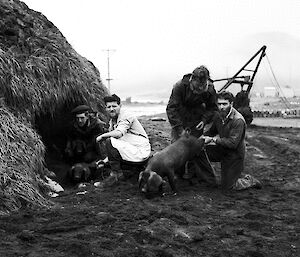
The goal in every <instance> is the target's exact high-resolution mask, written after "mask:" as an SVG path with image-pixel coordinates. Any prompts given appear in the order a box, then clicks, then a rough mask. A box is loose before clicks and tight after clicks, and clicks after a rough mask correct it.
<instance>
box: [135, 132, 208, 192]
mask: <svg viewBox="0 0 300 257" xmlns="http://www.w3.org/2000/svg"><path fill="white" fill-rule="evenodd" d="M203 147H204V140H203V139H200V138H196V137H194V136H192V135H190V134H189V132H187V131H185V132H184V133H183V134H182V135H181V136H180V138H179V139H178V140H176V141H175V142H174V143H172V144H171V145H169V146H167V147H166V148H165V149H163V150H162V151H160V152H158V153H156V154H155V155H154V156H153V157H152V158H151V159H150V160H149V162H148V165H147V167H146V169H145V170H144V171H142V172H140V175H139V188H140V190H141V191H142V192H143V193H151V192H162V187H163V184H164V183H166V182H165V181H164V180H163V178H164V177H167V178H168V182H169V184H170V186H171V189H172V191H173V192H174V193H176V192H177V190H176V185H175V170H176V169H178V168H180V167H183V166H184V165H185V164H186V162H187V161H190V160H192V159H194V158H195V157H196V155H197V153H199V152H200V151H201V150H202V149H203Z"/></svg>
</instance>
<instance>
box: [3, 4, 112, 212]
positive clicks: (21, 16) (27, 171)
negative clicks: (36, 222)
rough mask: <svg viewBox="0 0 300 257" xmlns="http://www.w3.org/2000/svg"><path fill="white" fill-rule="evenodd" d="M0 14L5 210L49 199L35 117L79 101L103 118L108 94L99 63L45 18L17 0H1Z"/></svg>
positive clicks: (46, 202)
mask: <svg viewBox="0 0 300 257" xmlns="http://www.w3.org/2000/svg"><path fill="white" fill-rule="evenodd" d="M0 16H1V21H0V97H2V98H3V101H4V103H1V104H0V119H1V125H0V213H1V210H5V211H12V210H17V209H19V208H20V207H21V206H24V205H32V206H47V205H48V203H49V202H48V201H47V200H46V199H45V198H44V197H43V196H42V195H41V193H40V190H39V186H40V185H39V174H40V173H41V172H42V171H43V170H44V169H45V168H44V153H45V147H44V144H43V142H42V141H41V139H40V137H39V135H38V134H37V133H36V132H35V131H34V129H33V128H32V126H34V125H36V124H35V122H36V121H35V118H36V117H37V116H42V115H43V114H47V115H48V114H50V115H52V117H55V114H56V113H57V112H59V111H61V110H62V109H63V110H65V109H68V108H70V109H71V108H73V107H74V105H77V104H89V105H90V106H91V107H92V108H93V109H95V110H98V111H99V112H100V114H101V113H102V116H104V115H103V112H104V102H103V100H102V99H103V96H105V95H107V94H108V92H107V89H106V88H105V87H104V86H103V84H102V82H101V79H100V74H99V72H98V70H97V69H96V68H95V66H94V65H93V64H92V63H91V62H89V61H88V60H87V59H85V58H83V57H82V56H80V55H79V54H77V53H76V51H75V50H74V49H73V48H72V47H71V45H70V44H69V43H68V42H67V41H66V39H65V38H64V37H63V35H62V34H61V33H60V31H59V30H58V29H57V28H56V27H55V26H54V25H53V24H52V23H51V22H49V21H48V20H47V19H46V17H45V16H43V15H42V14H40V13H37V12H35V11H33V10H30V9H28V7H27V6H26V5H25V4H24V3H22V2H20V1H18V0H3V1H0ZM47 117H48V116H47ZM53 120H54V121H55V119H53ZM31 124H32V125H31Z"/></svg>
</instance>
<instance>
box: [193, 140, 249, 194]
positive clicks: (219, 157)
mask: <svg viewBox="0 0 300 257" xmlns="http://www.w3.org/2000/svg"><path fill="white" fill-rule="evenodd" d="M198 157H199V158H197V164H198V165H199V167H200V169H201V172H203V174H207V173H211V172H213V168H212V166H211V164H210V162H221V187H222V188H223V189H231V188H232V187H233V186H234V184H235V182H236V181H237V180H238V178H239V177H240V176H241V173H242V172H243V171H244V156H241V154H239V153H237V152H236V151H233V150H231V149H224V148H223V147H222V146H219V145H207V146H206V152H205V151H202V152H201V153H200V154H199V156H198Z"/></svg>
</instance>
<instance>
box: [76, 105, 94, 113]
mask: <svg viewBox="0 0 300 257" xmlns="http://www.w3.org/2000/svg"><path fill="white" fill-rule="evenodd" d="M90 110H91V108H90V107H89V106H87V105H78V106H77V107H76V108H74V109H73V110H72V111H71V113H73V114H80V113H85V112H87V111H90Z"/></svg>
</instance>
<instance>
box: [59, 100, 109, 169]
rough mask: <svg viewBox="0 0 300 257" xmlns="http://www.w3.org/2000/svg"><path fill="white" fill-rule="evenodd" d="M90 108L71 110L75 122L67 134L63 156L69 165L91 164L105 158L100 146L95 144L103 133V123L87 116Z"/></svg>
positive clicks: (84, 106)
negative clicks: (64, 155)
mask: <svg viewBox="0 0 300 257" xmlns="http://www.w3.org/2000/svg"><path fill="white" fill-rule="evenodd" d="M90 110H91V109H90V107H88V106H86V105H79V106H77V107H76V108H74V109H73V110H72V114H73V115H74V118H75V121H74V123H73V124H72V127H71V130H70V131H69V134H68V141H67V146H66V149H65V154H66V157H67V159H68V160H69V161H70V162H71V164H74V163H79V162H85V163H91V162H93V161H96V160H97V159H102V158H105V153H104V151H103V149H101V146H100V145H99V144H97V143H96V137H97V136H98V135H99V134H102V133H104V131H105V128H104V124H105V123H104V122H102V121H100V120H99V119H98V118H94V117H92V116H90V115H89V112H90Z"/></svg>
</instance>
